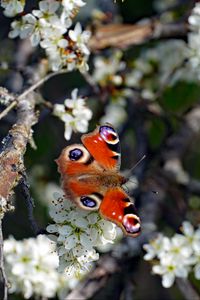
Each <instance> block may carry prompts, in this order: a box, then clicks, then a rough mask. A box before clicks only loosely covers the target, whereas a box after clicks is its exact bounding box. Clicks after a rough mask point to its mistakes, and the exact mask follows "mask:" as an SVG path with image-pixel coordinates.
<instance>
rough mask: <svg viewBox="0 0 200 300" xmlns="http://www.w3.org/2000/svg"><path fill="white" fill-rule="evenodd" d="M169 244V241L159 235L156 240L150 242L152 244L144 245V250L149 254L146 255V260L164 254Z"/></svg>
mask: <svg viewBox="0 0 200 300" xmlns="http://www.w3.org/2000/svg"><path fill="white" fill-rule="evenodd" d="M168 243H169V239H168V238H167V237H164V236H163V235H162V234H159V235H158V236H157V238H156V239H154V240H152V241H150V244H144V245H143V248H144V250H145V251H146V252H147V253H146V254H145V255H144V259H145V260H152V259H153V258H155V257H156V256H160V254H161V253H163V252H164V251H165V249H166V247H167V245H168Z"/></svg>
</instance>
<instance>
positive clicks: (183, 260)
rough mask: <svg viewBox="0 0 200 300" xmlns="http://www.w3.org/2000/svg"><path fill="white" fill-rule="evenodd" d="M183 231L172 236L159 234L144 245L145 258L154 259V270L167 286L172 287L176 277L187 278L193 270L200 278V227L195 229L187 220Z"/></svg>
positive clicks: (164, 285)
mask: <svg viewBox="0 0 200 300" xmlns="http://www.w3.org/2000/svg"><path fill="white" fill-rule="evenodd" d="M181 231H182V234H177V233H176V234H175V235H174V236H173V237H171V238H169V237H166V236H164V235H163V234H159V235H158V236H157V238H156V239H154V240H152V241H151V242H150V243H149V244H145V245H144V246H143V247H144V249H145V251H146V252H147V253H146V254H145V255H144V259H145V260H148V261H152V263H153V267H152V271H153V273H154V274H158V275H160V276H162V285H163V287H165V288H169V287H171V286H172V285H173V283H174V280H175V278H176V277H181V278H187V276H188V274H189V273H190V272H191V271H193V272H194V276H195V278H196V279H198V280H200V227H198V228H197V229H196V230H195V229H194V227H193V226H192V225H191V223H190V222H188V221H185V222H183V224H182V226H181Z"/></svg>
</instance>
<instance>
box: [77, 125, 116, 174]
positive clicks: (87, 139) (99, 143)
mask: <svg viewBox="0 0 200 300" xmlns="http://www.w3.org/2000/svg"><path fill="white" fill-rule="evenodd" d="M81 140H82V143H83V145H84V146H85V147H86V148H87V150H88V151H89V153H90V154H91V155H92V157H93V158H94V159H95V161H97V162H98V163H99V164H100V165H101V166H102V167H103V168H104V169H105V170H113V171H115V170H116V171H117V170H119V168H120V162H121V154H120V143H119V137H118V134H117V132H116V131H115V129H114V128H113V127H112V126H111V125H110V124H105V125H103V126H99V127H97V128H96V130H94V131H93V132H91V133H89V134H85V135H83V136H82V139H81Z"/></svg>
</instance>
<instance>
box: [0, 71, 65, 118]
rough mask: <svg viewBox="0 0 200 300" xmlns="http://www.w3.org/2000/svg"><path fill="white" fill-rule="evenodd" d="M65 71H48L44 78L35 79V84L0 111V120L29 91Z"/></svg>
mask: <svg viewBox="0 0 200 300" xmlns="http://www.w3.org/2000/svg"><path fill="white" fill-rule="evenodd" d="M66 72H67V71H66V70H59V71H57V72H53V73H50V74H48V75H47V76H45V77H44V78H42V79H41V80H39V81H37V82H36V83H35V84H33V85H32V86H31V87H29V88H28V89H27V90H25V91H24V92H23V93H22V94H20V95H19V96H18V97H16V98H15V100H13V102H11V104H10V105H9V106H8V107H6V109H4V110H3V111H2V112H1V113H0V120H1V119H2V118H3V117H5V116H6V115H7V114H8V113H9V111H10V110H12V109H13V108H14V107H15V106H16V105H17V103H18V102H19V101H20V100H21V99H23V98H25V97H27V95H28V94H30V93H31V92H33V91H34V90H36V89H37V88H38V87H40V86H41V85H42V84H44V83H45V82H46V81H48V80H49V79H50V78H52V77H54V76H56V75H59V74H63V73H66Z"/></svg>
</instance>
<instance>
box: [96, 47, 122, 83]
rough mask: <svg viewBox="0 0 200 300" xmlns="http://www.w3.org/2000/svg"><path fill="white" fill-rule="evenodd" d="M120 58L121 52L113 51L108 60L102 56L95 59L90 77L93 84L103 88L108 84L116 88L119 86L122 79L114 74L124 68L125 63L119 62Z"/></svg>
mask: <svg viewBox="0 0 200 300" xmlns="http://www.w3.org/2000/svg"><path fill="white" fill-rule="evenodd" d="M121 58H122V52H121V51H114V52H113V53H112V55H111V56H110V57H108V58H105V57H102V56H97V57H95V59H94V72H93V75H92V76H93V78H94V80H95V82H97V83H98V84H100V85H101V86H105V85H107V84H108V83H109V82H112V83H113V84H114V85H116V86H118V85H120V84H121V83H122V77H121V75H118V74H116V73H117V72H119V71H122V70H124V68H125V63H124V62H123V61H121Z"/></svg>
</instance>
